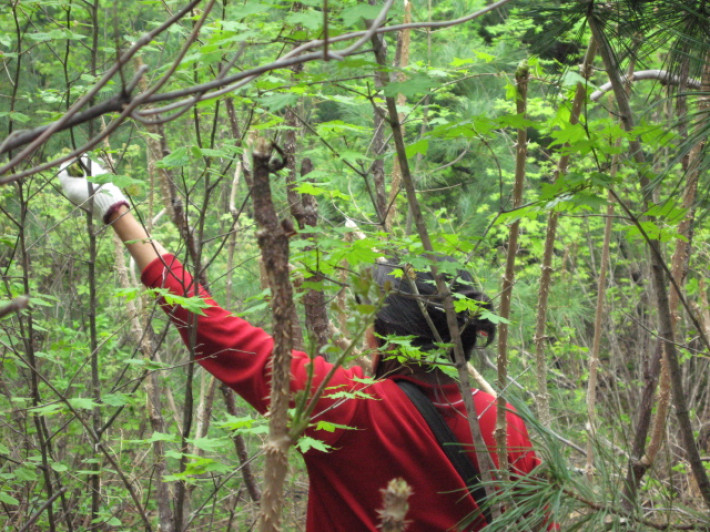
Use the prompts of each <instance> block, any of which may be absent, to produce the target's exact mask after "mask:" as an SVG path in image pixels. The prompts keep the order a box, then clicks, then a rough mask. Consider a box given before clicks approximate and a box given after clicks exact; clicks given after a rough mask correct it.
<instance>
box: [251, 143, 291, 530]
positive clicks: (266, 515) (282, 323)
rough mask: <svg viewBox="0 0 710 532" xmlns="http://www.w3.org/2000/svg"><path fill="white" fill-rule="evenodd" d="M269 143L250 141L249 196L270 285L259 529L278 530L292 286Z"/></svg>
mask: <svg viewBox="0 0 710 532" xmlns="http://www.w3.org/2000/svg"><path fill="white" fill-rule="evenodd" d="M271 153H272V145H271V143H270V142H268V141H266V140H265V139H263V138H258V139H256V140H255V142H254V148H253V152H252V158H253V165H254V166H253V169H254V174H253V186H252V194H251V197H252V201H253V203H254V219H255V220H256V223H257V225H258V228H259V229H258V231H257V240H258V243H259V248H260V249H261V255H262V258H263V265H264V269H265V271H266V276H267V279H268V283H269V288H270V289H271V298H272V299H271V301H272V303H271V304H272V314H273V328H274V329H273V339H274V348H273V353H272V357H271V394H270V404H269V416H270V419H269V436H268V438H267V441H266V443H265V444H264V452H265V457H266V458H265V466H264V493H263V496H262V499H261V512H260V514H259V528H260V530H262V532H277V531H278V530H280V521H281V510H282V508H283V486H284V480H285V478H286V473H287V470H288V451H289V449H290V447H291V445H292V443H293V441H292V439H291V438H290V436H289V429H288V407H289V399H290V395H291V393H290V375H291V350H292V346H293V341H292V338H291V332H292V324H291V317H292V316H293V312H292V308H293V288H292V287H291V282H290V279H289V270H288V255H289V244H288V235H287V233H286V231H285V230H284V227H283V224H280V223H279V220H278V218H277V214H276V210H275V208H274V204H273V201H272V199H271V187H270V184H269V174H270V173H271V172H272V171H274V170H275V169H276V168H274V167H272V166H270V158H271Z"/></svg>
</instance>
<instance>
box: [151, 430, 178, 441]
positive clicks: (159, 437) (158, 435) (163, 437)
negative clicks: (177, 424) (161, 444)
mask: <svg viewBox="0 0 710 532" xmlns="http://www.w3.org/2000/svg"><path fill="white" fill-rule="evenodd" d="M174 439H175V437H174V436H173V435H171V434H164V433H162V432H158V431H155V432H153V434H151V436H150V438H148V439H147V440H145V441H146V442H147V443H154V442H156V441H174Z"/></svg>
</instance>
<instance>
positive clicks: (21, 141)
mask: <svg viewBox="0 0 710 532" xmlns="http://www.w3.org/2000/svg"><path fill="white" fill-rule="evenodd" d="M509 1H510V0H499V1H498V2H495V3H493V4H491V5H489V6H487V7H485V8H484V9H481V10H479V11H476V12H475V13H471V14H469V15H466V16H465V17H461V18H458V19H454V20H448V21H441V22H415V23H409V24H398V25H394V26H379V24H381V23H382V22H383V21H384V19H385V16H386V13H387V12H388V10H389V8H390V7H391V5H392V3H393V0H388V2H387V3H386V4H385V5H384V6H383V8H382V10H381V11H380V14H379V15H378V17H377V18H376V19H375V21H374V23H373V25H372V26H371V27H370V28H369V29H367V30H363V31H357V32H351V33H346V34H343V35H339V36H336V37H333V38H330V39H329V43H335V42H342V41H347V40H351V39H357V40H356V42H354V43H353V44H352V45H350V46H348V47H347V48H345V49H343V50H340V51H338V52H333V51H332V50H331V51H329V57H331V58H344V57H347V56H348V55H352V54H353V53H355V52H356V51H357V49H358V48H359V47H360V46H362V44H363V43H364V42H365V41H366V40H367V39H368V38H369V37H370V36H371V35H372V34H375V33H377V34H380V33H387V32H393V31H400V30H402V29H408V28H413V29H417V28H446V27H450V26H454V25H457V24H463V23H464V22H468V21H470V20H473V19H475V18H478V17H480V16H482V15H484V14H486V13H488V12H489V11H491V10H492V9H496V8H498V7H500V6H502V5H503V4H506V3H508V2H509ZM200 2H201V0H192V1H191V2H190V3H189V4H188V5H187V6H185V7H184V8H183V9H182V10H180V12H178V13H176V14H175V15H174V16H173V17H171V18H170V19H169V20H167V21H166V22H165V23H164V24H162V25H161V26H160V27H158V28H156V29H155V30H153V31H152V32H150V33H147V34H145V35H144V36H143V37H141V39H139V40H138V41H137V42H136V43H135V44H134V45H133V46H131V48H130V49H129V50H128V51H126V52H125V53H124V54H123V55H122V56H121V57H120V58H119V60H118V61H117V62H116V63H115V64H114V65H113V66H112V67H111V68H110V69H109V70H108V71H107V72H106V73H105V74H104V76H103V77H102V78H101V80H100V81H99V82H98V83H97V85H96V86H94V87H92V89H91V90H90V91H89V93H87V94H86V95H84V96H83V97H82V98H81V99H80V100H78V101H77V102H76V103H75V104H74V105H72V107H71V108H70V109H69V110H68V111H67V113H66V114H65V115H63V116H62V117H61V118H60V119H59V120H57V121H55V122H52V123H50V124H48V125H46V126H41V127H38V128H35V129H32V130H23V131H18V132H16V133H15V134H13V135H10V136H9V137H7V138H6V139H5V140H4V141H3V142H2V144H0V155H2V154H3V153H7V152H10V151H12V150H14V149H17V148H19V147H21V146H24V145H26V144H30V145H29V146H28V147H27V148H25V149H24V150H22V152H20V153H19V154H18V155H17V156H15V157H14V158H13V159H12V160H11V161H9V162H8V163H7V164H6V165H4V166H2V167H0V175H3V174H5V173H7V172H8V171H9V170H10V169H11V168H12V167H13V166H15V165H17V164H18V163H20V162H21V161H22V160H23V159H25V158H27V157H28V156H29V155H30V154H31V153H32V152H33V151H34V150H35V149H36V148H37V147H39V146H40V145H41V144H42V143H44V142H45V141H46V140H47V139H48V138H49V137H50V136H51V135H53V134H54V133H56V132H58V131H62V130H64V129H67V128H69V127H72V126H75V125H78V124H81V123H83V122H86V121H88V120H91V119H93V118H96V117H98V116H101V115H103V114H106V113H109V112H118V111H123V113H122V114H121V116H120V117H118V118H117V120H120V121H122V120H124V119H125V118H126V117H127V116H129V115H130V114H131V112H132V111H133V109H136V108H137V107H138V106H140V105H150V104H154V103H157V102H164V101H169V100H175V99H178V98H182V99H183V100H181V101H178V102H173V103H171V104H169V105H166V106H164V107H161V108H154V109H151V110H149V111H143V112H141V113H140V114H141V116H143V117H144V116H146V115H149V114H158V113H164V112H166V111H170V110H173V109H176V108H180V107H183V106H184V105H186V104H190V105H194V104H196V103H198V102H200V101H204V100H208V99H212V98H217V97H219V96H222V95H223V94H226V93H228V92H231V91H234V90H236V89H238V88H240V87H242V86H244V85H246V84H248V83H250V82H251V81H253V80H254V79H255V78H256V77H258V76H259V75H261V74H263V73H265V72H270V71H272V70H277V69H281V68H286V67H290V66H293V65H296V64H300V63H306V62H310V61H315V60H322V59H323V53H322V51H320V50H318V51H314V52H310V53H304V52H306V51H307V50H312V49H317V48H320V47H322V46H324V45H325V43H324V41H323V40H313V41H310V42H307V43H304V44H303V45H301V46H299V47H297V48H295V49H293V50H292V51H291V52H289V54H287V55H286V56H284V57H283V58H282V59H280V60H278V61H274V62H272V63H268V64H265V65H261V66H259V67H256V68H253V69H250V70H246V71H243V72H240V73H237V74H234V75H232V76H224V77H222V76H220V77H218V78H217V79H215V80H212V81H210V82H207V83H202V84H199V85H194V86H192V87H187V88H185V89H181V90H177V91H171V92H166V93H161V94H153V92H154V90H155V89H153V90H149V91H148V92H147V93H141V94H139V95H137V96H136V97H135V98H131V96H130V92H128V91H127V90H125V89H124V91H123V92H122V93H121V94H119V95H116V96H114V97H113V98H111V99H110V100H107V101H106V102H102V103H101V104H98V105H96V106H94V107H92V108H89V109H87V110H86V111H84V112H82V113H79V109H81V107H83V106H84V105H85V104H86V103H87V102H88V101H89V98H91V97H92V96H95V95H96V93H97V92H98V91H99V89H100V88H102V87H103V86H104V85H106V83H107V82H108V81H109V80H110V79H111V77H113V75H115V74H116V72H118V71H119V70H120V68H121V67H122V66H123V65H124V64H125V63H126V62H127V61H128V60H129V59H130V58H132V57H133V56H134V55H135V53H136V52H137V51H138V50H139V49H140V48H142V47H143V46H145V45H147V44H148V43H149V42H151V41H152V40H153V38H154V37H155V36H156V35H158V34H159V33H161V32H162V31H164V30H165V29H166V28H168V27H169V26H170V25H172V24H174V23H175V22H176V21H177V20H179V19H180V18H182V17H183V16H184V15H185V14H186V13H188V12H189V11H190V10H191V9H192V8H193V7H195V6H196V5H197V4H198V3H200ZM209 91H213V92H209ZM195 95H197V96H195ZM187 97H189V98H187ZM128 108H130V110H131V112H129V113H126V110H127V109H128ZM119 124H120V122H119V123H116V124H115V125H114V127H113V128H111V130H113V129H115V128H116V127H118V125H119ZM108 133H110V131H107V132H106V133H105V134H106V135H107V134H108ZM101 138H103V137H101ZM101 138H97V139H94V140H93V141H89V142H87V143H86V144H85V145H84V146H83V147H82V148H80V150H76V151H75V152H73V153H72V154H71V155H68V156H65V157H62V158H61V159H55V160H54V161H51V162H48V163H45V164H43V165H40V166H37V167H34V168H31V169H29V170H26V171H23V172H19V173H16V174H12V175H9V176H7V177H5V178H4V179H2V180H0V185H2V184H8V183H12V182H14V181H17V180H19V179H21V178H23V177H26V176H28V175H32V174H35V173H37V172H40V171H43V170H47V169H49V168H52V167H54V166H56V165H58V164H60V163H61V162H63V161H65V160H68V159H70V158H72V157H75V156H77V155H79V154H80V153H83V152H84V151H86V150H88V149H90V148H91V147H93V146H94V145H96V143H97V142H99V141H100V140H101ZM77 152H78V153H77Z"/></svg>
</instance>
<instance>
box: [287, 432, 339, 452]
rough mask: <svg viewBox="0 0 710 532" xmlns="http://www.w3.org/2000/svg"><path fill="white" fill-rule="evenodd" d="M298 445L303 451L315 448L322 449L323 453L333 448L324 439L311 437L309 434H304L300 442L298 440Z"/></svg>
mask: <svg viewBox="0 0 710 532" xmlns="http://www.w3.org/2000/svg"><path fill="white" fill-rule="evenodd" d="M296 447H297V448H298V450H299V451H301V452H302V453H306V452H308V451H310V450H311V449H315V450H316V451H321V452H323V453H327V452H328V451H330V450H331V447H330V445H326V444H325V443H323V442H322V441H320V440H316V439H315V438H311V437H309V436H302V437H301V438H300V439H299V440H298V442H296Z"/></svg>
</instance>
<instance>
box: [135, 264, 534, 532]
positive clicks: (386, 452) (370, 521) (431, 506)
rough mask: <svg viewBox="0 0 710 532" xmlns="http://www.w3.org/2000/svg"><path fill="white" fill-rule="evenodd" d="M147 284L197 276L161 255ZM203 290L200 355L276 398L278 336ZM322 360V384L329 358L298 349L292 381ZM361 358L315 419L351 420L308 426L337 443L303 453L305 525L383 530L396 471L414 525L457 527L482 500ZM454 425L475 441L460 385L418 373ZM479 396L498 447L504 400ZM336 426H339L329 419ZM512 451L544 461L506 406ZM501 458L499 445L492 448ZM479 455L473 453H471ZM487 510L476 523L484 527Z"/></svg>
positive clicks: (319, 529)
mask: <svg viewBox="0 0 710 532" xmlns="http://www.w3.org/2000/svg"><path fill="white" fill-rule="evenodd" d="M142 280H143V283H144V284H145V285H147V286H148V287H154V288H157V287H165V288H167V289H169V290H170V291H171V292H173V293H175V294H177V295H179V296H183V295H194V294H195V293H196V292H195V286H194V282H193V280H192V277H191V276H190V274H189V273H187V272H185V271H184V269H183V267H182V265H181V264H180V262H179V261H178V260H177V259H176V258H175V257H173V256H172V255H165V256H163V257H162V258H161V259H156V260H155V261H153V262H152V263H151V264H150V265H148V266H147V267H146V269H145V270H144V271H143V275H142ZM199 293H200V295H202V296H203V297H204V298H205V300H206V301H207V302H208V303H209V304H210V305H211V306H210V307H209V308H207V309H205V314H206V315H205V316H199V317H198V318H197V339H196V344H195V345H196V351H197V357H198V359H199V363H200V364H201V365H202V366H203V367H204V368H205V369H207V371H209V372H210V373H212V374H213V375H214V376H215V377H217V378H218V379H219V380H221V381H223V382H225V383H226V384H227V385H228V386H230V387H231V388H233V389H234V390H235V391H236V392H237V393H238V394H240V395H241V396H242V397H244V399H246V400H247V401H248V402H249V403H250V404H251V405H252V406H254V408H256V409H257V410H258V411H259V412H261V413H264V412H266V410H267V409H268V407H269V391H270V390H269V371H268V369H267V365H268V361H269V358H270V355H271V352H272V348H273V341H272V339H271V336H269V335H268V334H267V333H265V332H264V331H263V330H261V329H259V328H257V327H254V326H252V325H251V324H249V323H248V322H246V321H245V320H243V319H241V318H238V317H236V316H234V315H232V314H230V313H229V312H227V311H226V310H224V309H222V308H221V307H220V306H219V305H217V304H216V303H215V302H214V300H212V298H211V297H210V296H209V295H208V294H207V293H206V291H205V290H204V289H203V288H201V287H200V288H199ZM163 307H164V308H165V310H166V311H167V312H168V314H169V315H170V318H171V320H172V321H173V322H174V323H175V324H176V325H177V327H178V329H179V331H180V334H181V335H182V337H183V339H184V340H185V341H186V342H189V333H188V331H189V327H188V326H187V324H188V323H189V320H190V319H194V318H191V315H190V313H188V312H187V311H186V310H185V309H183V308H182V307H179V306H174V307H172V306H169V305H166V304H165V303H164V302H163ZM309 364H313V366H314V377H313V379H312V382H313V384H312V386H313V388H316V387H317V386H318V384H319V383H320V382H321V381H322V380H323V378H324V377H325V375H326V374H327V373H328V371H329V369H330V368H331V365H330V364H329V363H328V362H327V361H325V360H324V359H323V358H322V357H316V358H315V359H311V358H309V356H308V355H307V354H305V353H302V352H300V351H294V352H293V359H292V363H291V376H292V380H291V389H292V391H296V390H300V389H302V388H303V387H304V386H305V383H306V379H307V372H308V365H309ZM364 377H365V375H364V374H363V372H362V370H361V369H360V368H359V367H355V368H351V369H345V368H339V369H338V370H337V371H336V372H335V375H334V376H333V378H332V379H331V381H330V382H329V383H328V393H326V394H325V397H323V398H322V399H321V400H320V401H319V403H318V406H317V408H316V410H315V411H314V416H313V418H314V419H313V420H314V422H318V421H328V422H331V423H335V424H338V425H340V426H347V427H349V428H348V429H344V428H336V429H335V430H333V431H332V432H330V431H327V430H318V429H317V427H316V426H315V424H314V426H313V427H312V428H310V429H309V431H308V435H309V436H312V437H314V438H317V439H319V440H321V441H323V442H325V443H326V444H328V445H329V446H331V447H332V450H331V451H330V452H327V453H326V452H321V451H318V450H314V449H311V450H309V451H308V452H306V453H304V455H303V456H304V459H305V462H306V467H307V469H308V476H309V479H310V491H309V498H308V517H307V523H306V529H307V530H308V531H313V532H331V531H344V532H359V531H377V530H378V529H377V525H378V522H379V520H378V514H377V510H378V509H380V508H381V507H382V493H381V491H380V490H381V489H382V488H384V487H385V486H386V485H387V483H388V482H389V481H390V480H391V479H392V478H395V477H402V478H404V479H405V480H406V482H407V483H408V484H409V485H410V486H411V488H412V491H413V494H412V496H411V497H410V499H409V503H410V504H409V508H410V509H409V512H408V514H407V518H408V519H409V520H410V525H409V527H408V529H407V530H408V531H411V532H432V531H445V530H452V529H453V530H455V529H456V526H457V523H459V522H461V521H462V520H464V519H465V518H466V517H467V516H470V515H471V514H472V512H474V511H475V509H476V504H475V502H474V501H473V499H472V498H471V496H470V495H469V494H468V492H467V491H466V489H465V485H464V483H463V481H462V480H461V478H460V477H459V475H458V473H457V472H456V470H455V469H454V468H453V466H452V465H451V463H450V462H449V460H448V459H447V457H446V455H445V454H444V452H443V451H442V450H441V448H440V446H439V444H438V442H437V440H436V438H435V436H434V435H433V434H432V432H431V430H430V429H429V427H428V425H427V423H426V421H424V419H423V418H422V416H421V415H420V414H419V412H418V411H417V409H416V407H415V406H414V405H413V404H412V403H411V401H410V400H409V398H408V397H407V396H406V395H405V394H404V392H402V391H401V390H400V388H399V387H398V386H397V384H396V383H395V382H394V381H393V380H392V379H382V380H379V381H376V382H375V383H374V384H372V383H370V384H363V383H362V382H359V380H358V379H362V378H364ZM417 384H419V386H420V387H421V388H423V389H424V391H425V393H426V394H427V395H428V396H429V398H430V399H431V400H432V401H433V402H434V403H435V404H436V406H437V407H438V408H439V411H440V412H441V414H442V415H443V416H444V418H445V419H446V421H447V423H448V424H449V425H450V427H451V429H452V430H453V432H454V434H455V435H456V436H457V438H458V439H459V441H461V442H462V443H469V444H470V442H471V435H470V431H469V428H468V423H467V421H466V417H465V414H464V407H463V400H462V398H461V395H460V393H459V390H458V385H456V384H447V385H444V386H440V387H433V386H430V385H427V384H424V383H421V382H417ZM343 390H348V391H355V390H360V391H361V392H362V395H363V397H362V398H357V399H353V398H350V399H346V400H343V399H342V398H340V397H339V394H338V392H339V391H343ZM472 393H473V398H474V403H475V406H476V411H477V412H478V416H479V423H480V427H481V432H482V433H483V436H484V439H485V441H486V443H487V445H488V446H489V449H491V450H493V449H495V442H494V438H493V431H494V428H495V418H496V405H495V400H494V398H493V397H492V396H490V395H488V394H486V393H484V392H481V391H479V390H473V392H472ZM331 428H332V427H331ZM508 449H509V455H508V459H509V462H510V464H511V470H513V471H514V472H517V473H520V474H525V473H528V472H530V471H532V469H533V468H534V467H535V466H536V465H537V464H538V460H537V458H536V457H535V454H534V452H533V451H532V448H531V444H530V440H529V438H528V433H527V430H526V428H525V424H524V423H523V421H522V420H521V419H520V418H519V417H518V416H517V415H515V414H514V413H508ZM491 454H492V457H493V460H494V461H497V457H496V453H495V452H493V453H491ZM470 456H471V458H472V459H473V460H474V462H475V461H476V455H475V453H470ZM484 524H485V523H484V521H483V520H482V519H479V520H478V521H476V522H475V523H474V524H473V525H472V526H471V527H469V528H468V530H478V529H480V528H482V527H483V525H484Z"/></svg>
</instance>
